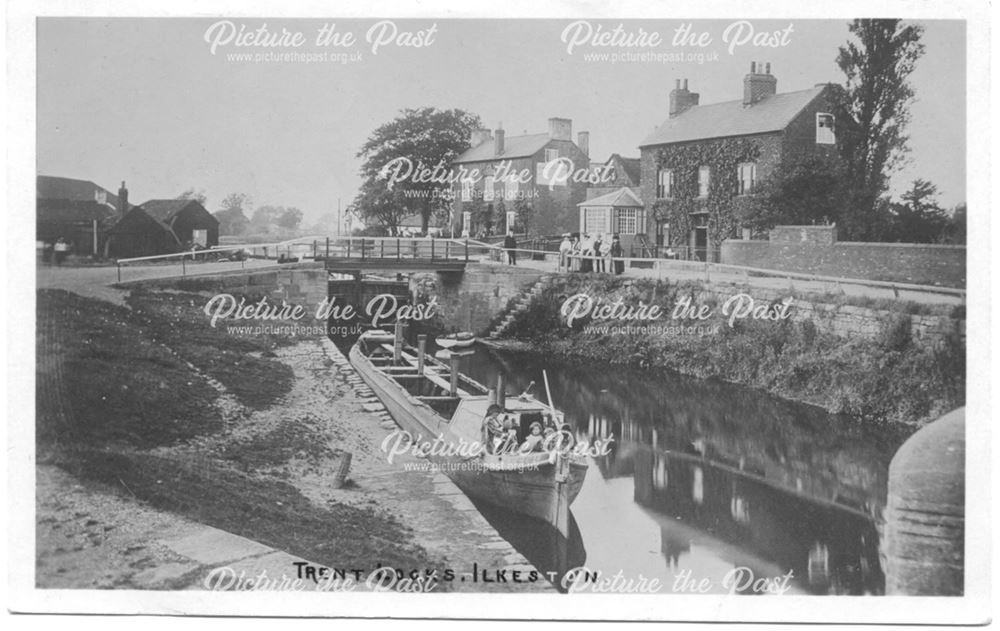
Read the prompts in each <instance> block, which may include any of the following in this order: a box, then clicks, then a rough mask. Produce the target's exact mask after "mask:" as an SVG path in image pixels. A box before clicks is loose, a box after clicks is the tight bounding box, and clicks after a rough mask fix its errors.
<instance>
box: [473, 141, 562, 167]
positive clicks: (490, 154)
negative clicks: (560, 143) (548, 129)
mask: <svg viewBox="0 0 1000 631" xmlns="http://www.w3.org/2000/svg"><path fill="white" fill-rule="evenodd" d="M549 140H550V138H549V135H548V134H528V135H527V136H509V137H507V138H505V139H504V142H503V153H502V154H500V155H499V156H498V155H494V149H493V148H494V146H495V144H494V143H495V142H496V140H495V139H490V140H487V141H485V142H483V143H482V144H479V145H476V146H475V147H472V148H470V149H467V150H466V151H465V153H463V154H462V155H460V156H458V157H457V158H455V160H454V162H455V163H456V164H457V163H461V162H489V161H492V160H510V159H512V158H526V157H528V156H533V155H535V154H536V153H538V151H539V150H540V149H541V148H542V147H544V146H545V145H547V144H548V143H549Z"/></svg>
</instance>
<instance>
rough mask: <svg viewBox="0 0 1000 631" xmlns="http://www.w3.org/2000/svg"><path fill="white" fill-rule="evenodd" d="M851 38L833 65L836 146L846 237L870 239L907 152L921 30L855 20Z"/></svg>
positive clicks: (890, 22)
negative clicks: (838, 73) (844, 188)
mask: <svg viewBox="0 0 1000 631" xmlns="http://www.w3.org/2000/svg"><path fill="white" fill-rule="evenodd" d="M850 32H851V35H853V36H854V39H853V40H851V41H848V42H847V44H846V45H844V46H841V47H840V50H839V54H838V55H837V65H838V66H839V67H840V69H841V70H842V71H843V72H844V75H845V76H846V82H845V84H844V88H843V90H840V91H836V92H835V97H836V99H837V101H838V102H837V103H836V104H835V105H836V111H835V116H836V125H837V141H838V142H837V144H838V148H839V150H840V152H841V155H842V156H843V158H844V161H845V167H846V181H847V183H848V187H849V188H848V190H849V193H850V204H849V212H848V213H847V215H846V216H845V217H844V220H845V221H844V223H843V224H842V227H843V228H844V232H845V236H846V237H847V238H849V239H854V240H866V239H871V238H873V236H874V233H875V231H876V227H877V224H878V222H879V218H878V217H877V216H876V215H877V213H878V209H879V208H880V207H884V204H879V199H880V198H881V197H883V196H884V194H885V191H886V189H887V186H888V179H889V176H890V174H891V173H892V172H893V171H894V170H895V169H896V168H898V166H899V165H900V162H901V160H902V158H903V156H904V155H905V153H906V143H907V136H906V134H905V132H904V130H905V127H906V125H907V123H908V122H909V120H910V115H909V105H910V103H911V102H912V100H913V89H912V88H911V87H910V84H909V81H908V79H909V76H910V74H911V73H912V72H913V69H914V67H915V65H916V62H917V60H918V59H919V58H920V57H921V56H922V55H923V52H924V46H923V44H921V43H920V37H921V35H922V34H923V29H922V27H920V26H917V25H904V24H903V23H902V22H901V21H900V20H854V21H853V22H852V23H851V25H850Z"/></svg>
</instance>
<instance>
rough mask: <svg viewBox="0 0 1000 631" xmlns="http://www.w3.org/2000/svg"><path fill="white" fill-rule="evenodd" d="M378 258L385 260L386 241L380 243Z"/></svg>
mask: <svg viewBox="0 0 1000 631" xmlns="http://www.w3.org/2000/svg"><path fill="white" fill-rule="evenodd" d="M378 257H379V258H380V259H384V258H385V241H379V242H378Z"/></svg>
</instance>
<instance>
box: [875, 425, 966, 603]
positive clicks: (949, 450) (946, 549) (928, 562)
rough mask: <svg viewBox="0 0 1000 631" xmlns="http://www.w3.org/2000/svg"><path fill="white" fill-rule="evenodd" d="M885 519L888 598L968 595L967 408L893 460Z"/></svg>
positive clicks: (925, 432)
mask: <svg viewBox="0 0 1000 631" xmlns="http://www.w3.org/2000/svg"><path fill="white" fill-rule="evenodd" d="M885 518H886V522H885V528H884V533H883V539H882V544H881V546H880V547H881V548H882V553H883V557H884V564H885V568H884V569H885V592H886V594H888V595H890V596H893V595H896V596H902V595H907V596H956V595H961V594H962V593H963V592H964V580H963V578H964V577H963V571H964V568H965V408H959V409H957V410H954V411H952V412H949V413H948V414H945V415H944V416H942V417H941V418H939V419H938V420H936V421H934V422H933V423H931V424H930V425H927V426H926V427H924V428H923V429H921V430H920V431H918V432H917V433H916V434H914V435H913V436H911V437H910V438H909V440H907V441H906V442H905V443H903V446H902V447H900V448H899V451H897V452H896V455H895V456H893V458H892V463H891V464H890V465H889V496H888V505H887V506H886V512H885Z"/></svg>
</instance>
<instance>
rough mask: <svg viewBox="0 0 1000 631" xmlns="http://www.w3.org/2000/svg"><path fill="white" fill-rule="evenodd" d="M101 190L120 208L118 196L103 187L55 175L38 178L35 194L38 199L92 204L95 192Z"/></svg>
mask: <svg viewBox="0 0 1000 631" xmlns="http://www.w3.org/2000/svg"><path fill="white" fill-rule="evenodd" d="M95 190H101V191H104V192H105V193H106V195H107V200H108V203H109V204H111V205H112V206H114V207H116V208H117V207H118V196H117V195H115V194H113V193H112V192H111V191H109V190H107V189H106V188H104V187H103V186H98V185H97V184H94V183H93V182H91V181H90V180H76V179H73V178H69V177H56V176H54V175H39V176H38V177H37V178H36V187H35V194H36V197H37V198H38V199H68V200H73V201H80V202H92V201H96V200H95V199H94V191H95Z"/></svg>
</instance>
